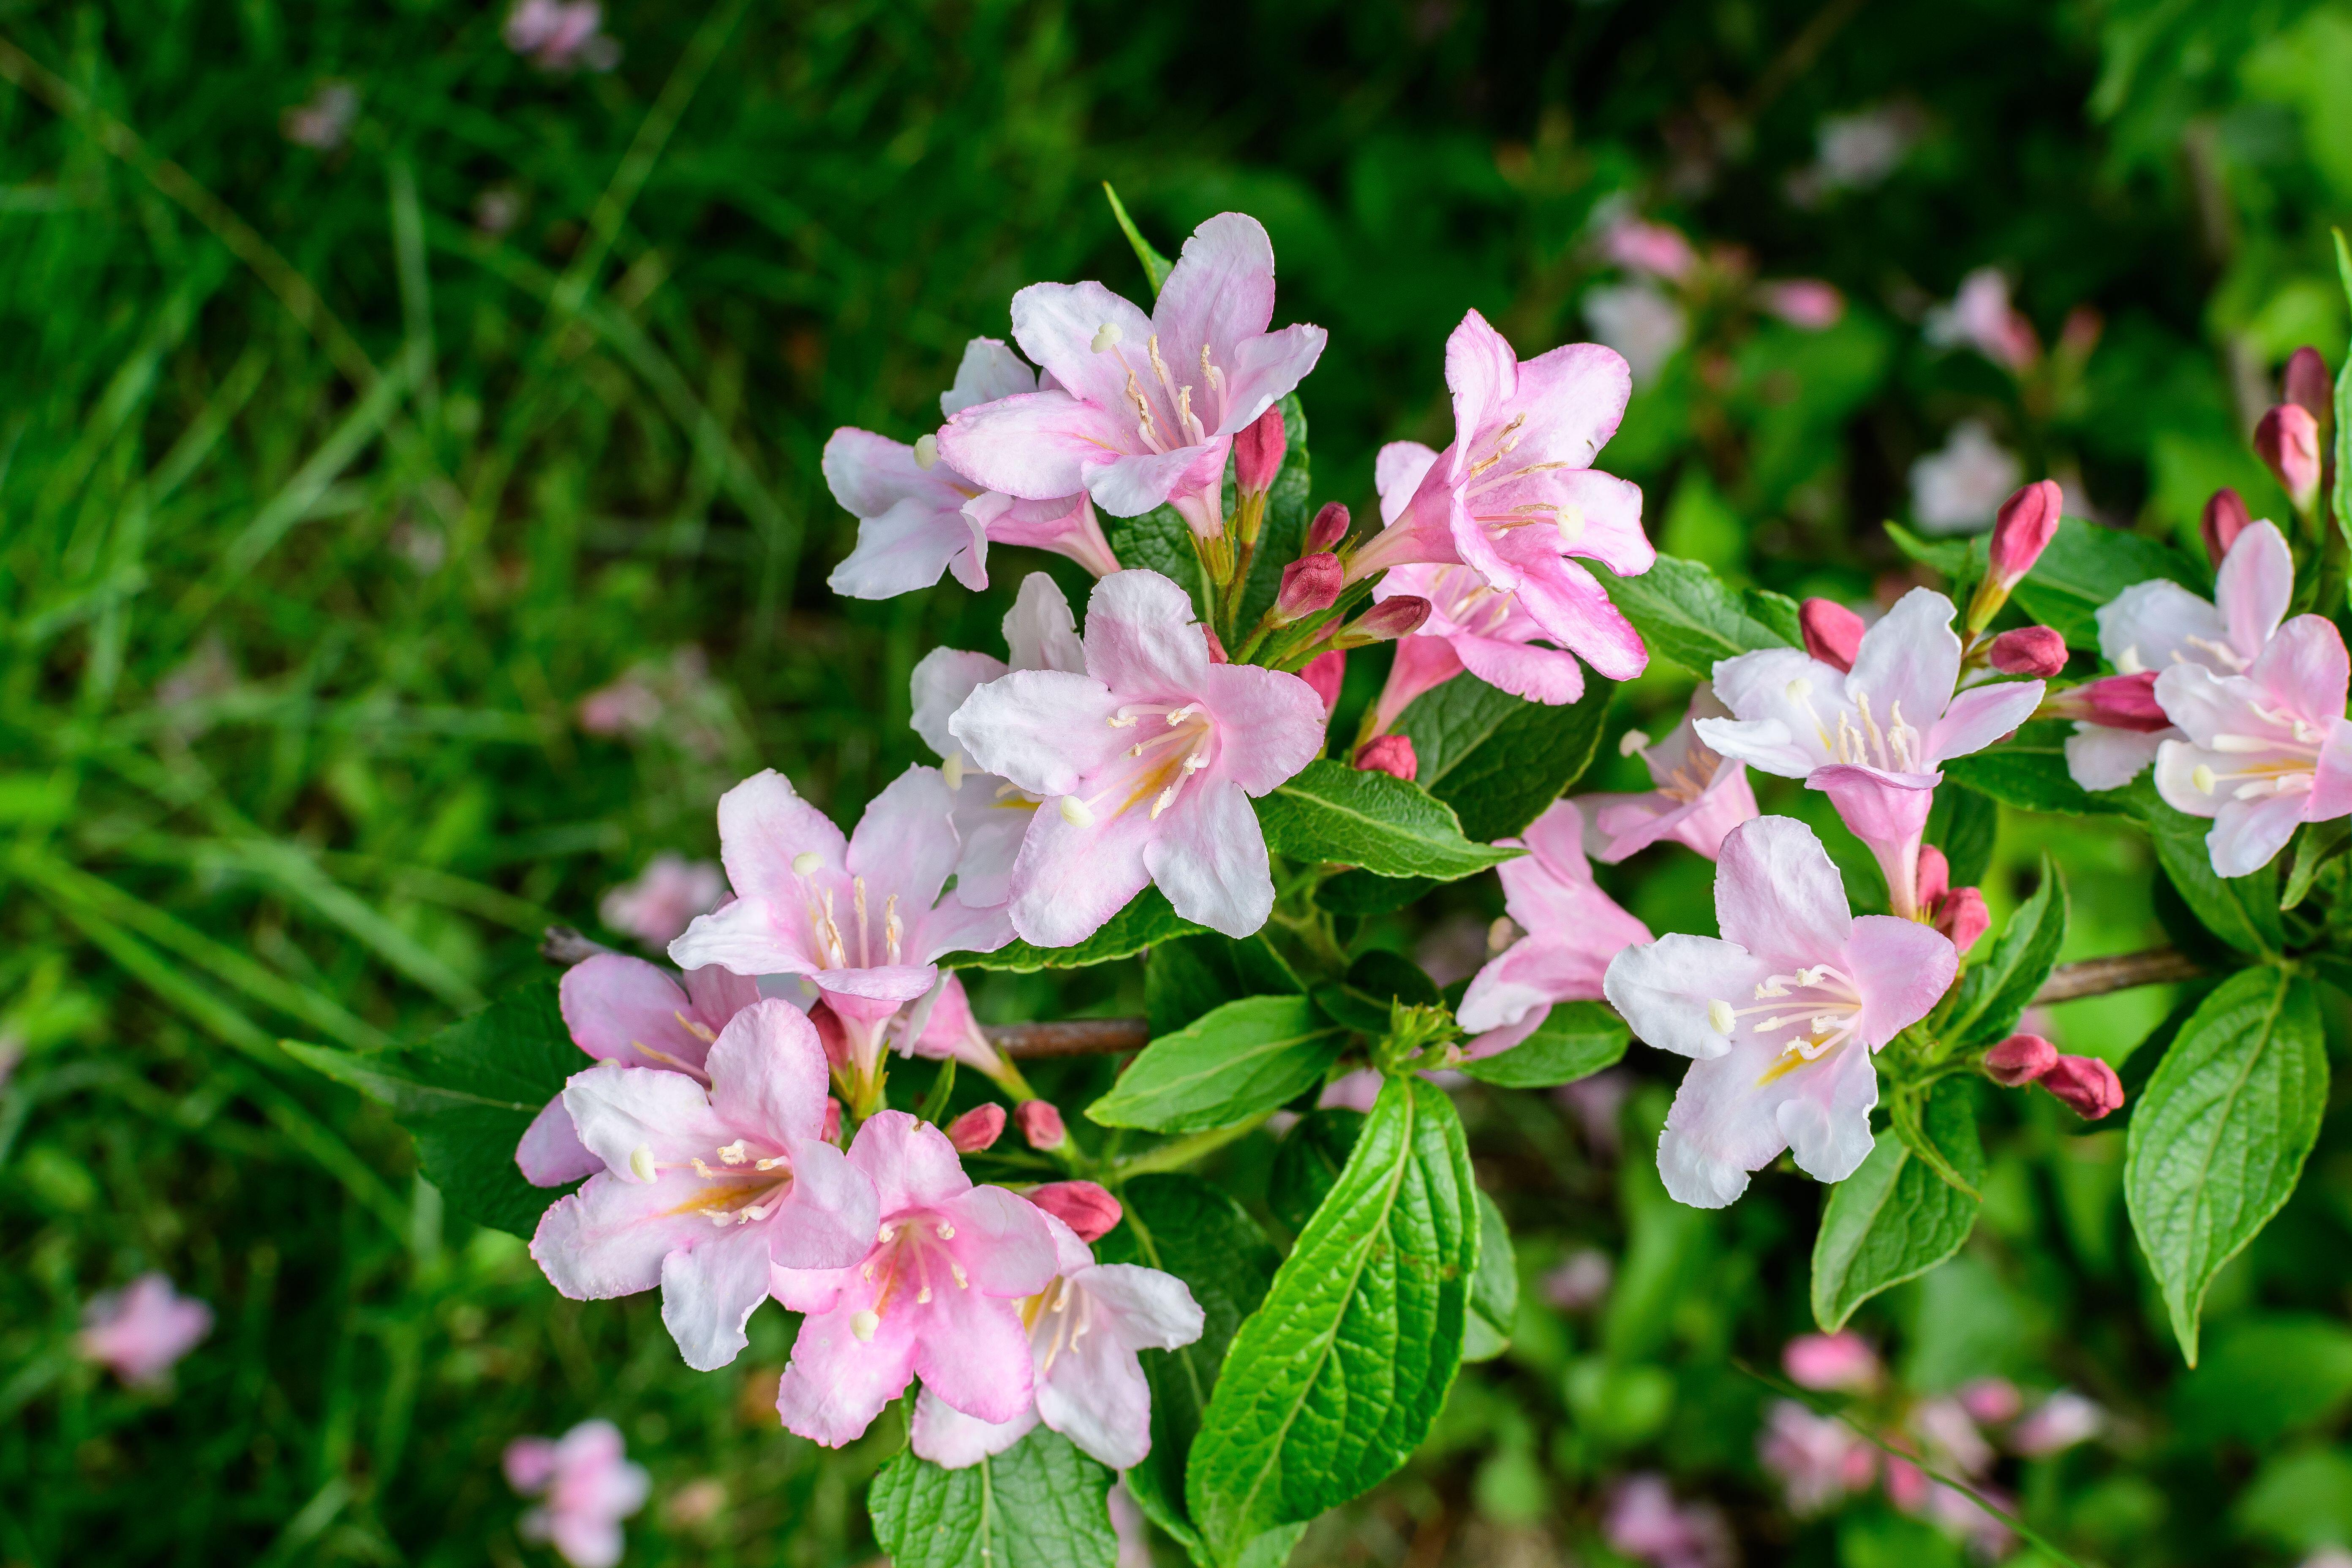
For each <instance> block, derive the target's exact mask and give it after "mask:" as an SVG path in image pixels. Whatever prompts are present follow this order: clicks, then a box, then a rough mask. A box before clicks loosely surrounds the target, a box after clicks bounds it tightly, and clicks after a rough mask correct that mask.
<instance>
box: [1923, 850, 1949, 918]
mask: <svg viewBox="0 0 2352 1568" xmlns="http://www.w3.org/2000/svg"><path fill="white" fill-rule="evenodd" d="M1951 890H1952V863H1951V862H1950V861H1949V860H1948V859H1946V858H1944V852H1943V851H1942V850H1940V849H1938V848H1937V847H1935V846H1934V845H1932V844H1922V845H1921V846H1919V872H1918V895H1919V902H1920V903H1921V904H1923V905H1925V906H1927V908H1929V909H1933V908H1935V906H1936V900H1938V899H1940V898H1942V897H1943V896H1944V895H1945V894H1946V893H1948V892H1950V891H1951Z"/></svg>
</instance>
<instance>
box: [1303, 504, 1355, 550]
mask: <svg viewBox="0 0 2352 1568" xmlns="http://www.w3.org/2000/svg"><path fill="white" fill-rule="evenodd" d="M1347 537H1348V509H1347V508H1346V507H1344V506H1342V505H1340V504H1339V502H1338V501H1335V500H1327V501H1325V502H1324V503H1323V510H1320V511H1318V512H1317V513H1316V514H1315V521H1312V522H1310V523H1308V524H1307V553H1308V554H1312V553H1313V552H1316V551H1318V550H1329V549H1332V548H1334V547H1336V546H1337V545H1338V544H1339V541H1341V540H1343V539H1345V538H1347Z"/></svg>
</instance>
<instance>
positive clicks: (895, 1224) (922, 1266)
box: [849, 1209, 971, 1340]
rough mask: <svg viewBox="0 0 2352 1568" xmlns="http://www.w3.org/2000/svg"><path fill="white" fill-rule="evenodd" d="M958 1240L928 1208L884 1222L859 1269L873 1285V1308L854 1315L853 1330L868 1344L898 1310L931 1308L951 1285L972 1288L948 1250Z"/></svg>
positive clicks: (966, 1288) (863, 1276)
mask: <svg viewBox="0 0 2352 1568" xmlns="http://www.w3.org/2000/svg"><path fill="white" fill-rule="evenodd" d="M954 1239H955V1226H953V1225H951V1224H950V1223H949V1222H948V1220H947V1218H946V1217H945V1216H944V1215H938V1214H933V1213H930V1212H929V1211H928V1210H920V1209H919V1210H915V1211H913V1212H911V1213H908V1214H902V1215H893V1216H892V1217H891V1218H889V1219H887V1220H885V1221H883V1222H882V1228H881V1229H880V1230H878V1231H877V1232H876V1233H875V1237H874V1242H875V1246H874V1250H873V1251H872V1252H870V1253H868V1254H867V1255H866V1261H865V1262H864V1263H863V1264H861V1265H859V1266H858V1269H857V1277H858V1278H859V1279H863V1280H866V1282H867V1283H869V1284H871V1285H872V1286H873V1287H874V1304H873V1305H872V1306H871V1307H868V1308H866V1310H864V1311H861V1312H856V1313H853V1314H852V1315H851V1317H850V1320H849V1331H850V1332H851V1333H853V1334H856V1336H857V1337H858V1338H859V1339H861V1340H870V1339H872V1338H873V1337H874V1335H875V1333H876V1331H877V1330H879V1329H880V1328H881V1327H882V1320H883V1319H884V1318H886V1317H887V1316H888V1315H889V1314H890V1312H891V1310H893V1309H894V1308H897V1309H901V1310H903V1309H904V1308H906V1307H907V1306H909V1305H912V1306H917V1307H927V1306H929V1305H930V1301H931V1297H932V1295H933V1293H934V1292H935V1291H937V1290H939V1289H946V1288H948V1287H950V1286H952V1287H953V1288H954V1289H958V1290H969V1289H971V1277H970V1276H969V1275H967V1274H965V1273H964V1271H963V1265H962V1264H961V1263H958V1262H957V1261H956V1260H955V1256H954V1254H952V1253H951V1252H950V1251H949V1250H948V1247H947V1244H948V1243H949V1242H950V1241H953V1240H954Z"/></svg>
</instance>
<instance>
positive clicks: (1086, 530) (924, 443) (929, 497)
mask: <svg viewBox="0 0 2352 1568" xmlns="http://www.w3.org/2000/svg"><path fill="white" fill-rule="evenodd" d="M1036 390H1037V374H1036V372H1034V371H1033V370H1031V369H1030V368H1029V367H1028V366H1027V365H1025V364H1024V363H1021V359H1020V356H1019V355H1017V354H1015V353H1013V351H1012V350H1011V349H1009V348H1006V347H1005V346H1004V345H1003V343H1001V342H997V341H996V340H995V339H994V338H974V339H972V340H971V342H970V343H968V344H967V345H965V348H964V351H963V363H961V364H960V365H958V366H957V367H956V378H955V384H954V385H953V386H951V387H950V388H949V389H948V390H947V391H945V392H942V393H940V414H941V415H942V416H945V417H949V418H952V417H954V416H956V415H957V414H959V413H961V412H962V411H963V410H964V409H966V408H970V407H972V406H974V405H978V404H982V403H991V402H993V401H995V400H996V399H998V398H1001V397H1013V396H1019V395H1028V394H1034V393H1035V392H1036ZM824 480H825V484H826V485H827V486H828V487H830V488H831V489H832V490H833V499H834V500H837V501H839V502H840V503H841V505H842V507H843V509H844V510H847V511H848V512H850V513H852V514H853V515H854V516H856V519H857V520H858V521H857V548H856V549H855V550H853V551H851V552H849V554H848V556H847V557H846V558H845V560H843V562H842V563H841V564H840V565H838V566H836V567H835V568H834V569H833V575H832V577H831V578H829V579H828V580H827V584H826V585H827V586H829V587H831V588H832V589H833V591H834V592H835V593H836V594H840V595H845V596H847V597H849V598H853V599H887V598H890V597H893V596H894V595H899V594H905V593H909V592H912V591H913V590H915V589H917V588H928V587H929V586H930V585H931V584H934V583H937V582H938V581H939V580H940V574H941V573H943V572H953V573H954V574H955V579H956V581H957V582H959V583H961V584H963V585H964V586H965V587H967V588H971V589H973V590H975V591H977V590H979V589H982V588H985V587H987V586H988V546H989V544H990V542H995V543H998V544H1027V545H1034V546H1035V547H1036V548H1038V549H1040V550H1052V551H1057V552H1060V553H1062V554H1064V555H1066V556H1068V557H1070V558H1071V559H1072V560H1074V561H1076V562H1077V563H1079V564H1080V565H1082V566H1084V567H1086V568H1087V570H1088V571H1090V572H1092V573H1094V574H1096V575H1097V576H1098V577H1099V576H1101V575H1103V574H1106V573H1110V572H1116V571H1118V557H1116V556H1114V555H1113V554H1111V552H1110V543H1109V542H1108V541H1107V540H1106V539H1104V538H1103V533H1102V525H1101V524H1100V523H1098V522H1097V521H1095V510H1094V507H1093V505H1092V504H1091V503H1090V502H1089V501H1088V500H1087V497H1086V494H1085V492H1084V491H1083V490H1076V489H1075V487H1074V488H1073V489H1074V491H1075V493H1071V494H1066V495H1060V496H1050V497H1040V498H1038V499H1036V500H1021V499H1018V498H1015V497H1013V496H1008V495H1004V494H1002V493H1001V492H997V491H992V490H990V489H988V488H987V487H986V486H984V485H980V484H976V483H974V482H973V481H972V480H971V479H967V478H966V477H965V476H964V475H963V474H962V473H961V472H959V471H958V470H957V469H956V468H955V467H954V466H953V465H952V464H950V463H945V462H942V461H940V438H939V437H938V436H936V435H930V436H926V437H923V438H922V439H921V440H919V441H917V442H916V443H915V444H914V445H913V446H911V447H909V446H908V445H907V444H906V443H905V442H903V441H893V440H891V439H890V438H889V437H887V436H877V435H876V434H874V433H873V432H872V431H871V430H858V429H855V428H852V427H851V426H843V427H842V428H840V429H838V430H835V432H834V433H833V438H832V439H831V440H829V441H827V442H826V443H825V444H824Z"/></svg>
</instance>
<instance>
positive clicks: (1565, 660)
mask: <svg viewBox="0 0 2352 1568" xmlns="http://www.w3.org/2000/svg"><path fill="white" fill-rule="evenodd" d="M1400 595H1404V596H1410V597H1413V598H1419V599H1426V600H1428V601H1429V618H1428V619H1427V620H1425V621H1423V622H1422V623H1421V628H1420V629H1419V630H1418V631H1414V632H1412V633H1409V634H1407V635H1406V636H1404V637H1399V638H1398V639H1397V646H1396V659H1395V662H1393V663H1392V664H1391V665H1390V666H1389V679H1388V684H1387V685H1386V686H1384V687H1382V688H1381V695H1380V700H1379V701H1378V703H1377V704H1375V709H1376V711H1377V712H1378V714H1379V728H1381V729H1383V730H1385V729H1387V728H1388V726H1390V725H1391V724H1393V723H1395V722H1396V721H1397V717H1398V715H1400V714H1402V712H1403V711H1404V710H1405V709H1406V708H1407V707H1408V706H1410V705H1411V703H1412V700H1413V699H1414V698H1416V697H1418V696H1420V695H1421V694H1422V693H1423V692H1424V691H1428V690H1430V689H1433V688H1435V687H1439V686H1443V685H1444V684H1445V683H1446V682H1447V681H1449V680H1451V679H1454V677H1455V676H1457V675H1459V674H1461V673H1462V672H1463V671H1464V670H1465V669H1466V670H1468V671H1469V672H1470V673H1471V674H1473V675H1475V676H1476V677H1477V678H1478V679H1481V680H1483V681H1485V682H1486V684H1487V685H1489V686H1492V687H1494V688H1496V689H1497V690H1502V691H1507V692H1509V693H1510V694H1511V695H1512V696H1514V697H1524V698H1526V699H1527V700H1528V701H1530V702H1542V703H1546V704H1549V705H1550V706H1552V707H1559V706H1560V705H1562V704H1564V703H1569V702H1573V701H1575V700H1577V699H1578V698H1580V697H1581V696H1583V695H1584V667H1583V666H1582V665H1580V664H1579V663H1578V662H1577V658H1576V656H1575V655H1574V654H1572V653H1569V652H1566V651H1564V650H1562V649H1559V648H1556V647H1546V646H1544V644H1543V643H1542V642H1541V640H1540V639H1542V638H1544V637H1549V636H1550V635H1551V634H1550V633H1549V632H1547V631H1546V630H1544V628H1543V627H1542V626H1538V625H1537V624H1536V618H1535V616H1532V615H1529V614H1528V610H1527V606H1525V605H1522V604H1520V603H1519V599H1518V595H1516V594H1512V593H1508V592H1506V591H1505V590H1502V589H1499V588H1490V587H1488V586H1487V585H1486V579H1485V578H1484V577H1482V576H1480V575H1479V574H1478V573H1477V572H1476V570H1475V569H1474V568H1472V567H1468V566H1430V565H1415V566H1397V567H1392V568H1391V569H1390V570H1389V572H1388V573H1387V574H1385V575H1383V576H1382V577H1381V581H1380V584H1379V585H1378V586H1377V587H1375V588H1373V590H1372V597H1373V598H1374V599H1376V600H1381V601H1385V600H1389V599H1392V598H1396V597H1399V596H1400Z"/></svg>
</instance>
